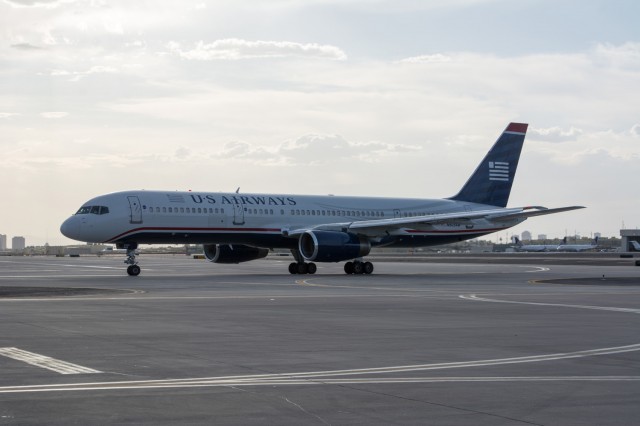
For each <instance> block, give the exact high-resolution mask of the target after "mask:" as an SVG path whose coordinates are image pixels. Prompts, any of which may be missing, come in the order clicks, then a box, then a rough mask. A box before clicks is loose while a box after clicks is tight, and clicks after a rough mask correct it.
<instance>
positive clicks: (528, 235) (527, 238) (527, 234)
mask: <svg viewBox="0 0 640 426" xmlns="http://www.w3.org/2000/svg"><path fill="white" fill-rule="evenodd" d="M522 241H531V232H529V231H524V232H523V233H522Z"/></svg>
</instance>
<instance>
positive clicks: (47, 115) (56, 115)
mask: <svg viewBox="0 0 640 426" xmlns="http://www.w3.org/2000/svg"><path fill="white" fill-rule="evenodd" d="M68 115H69V113H68V112H62V111H52V112H41V113H40V116H41V117H44V118H64V117H66V116H68Z"/></svg>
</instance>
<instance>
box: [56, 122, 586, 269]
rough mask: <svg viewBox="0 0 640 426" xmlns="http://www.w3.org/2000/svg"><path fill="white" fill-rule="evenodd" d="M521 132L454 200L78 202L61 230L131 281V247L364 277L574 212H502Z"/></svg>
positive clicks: (234, 196)
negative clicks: (396, 251)
mask: <svg viewBox="0 0 640 426" xmlns="http://www.w3.org/2000/svg"><path fill="white" fill-rule="evenodd" d="M527 126H528V125H527V124H524V123H510V124H509V125H508V126H507V128H506V129H505V131H504V132H503V133H502V134H501V135H500V137H499V138H498V140H497V141H496V143H495V144H494V145H493V147H492V148H491V149H490V150H489V152H488V153H487V155H486V156H485V157H484V159H483V160H482V161H481V162H480V164H479V165H478V167H477V168H476V170H475V172H474V173H473V174H472V175H471V177H470V178H469V180H468V181H467V182H466V184H465V185H464V186H463V187H462V189H461V190H460V192H458V194H456V195H454V196H453V197H450V198H444V199H418V198H373V197H344V196H339V197H338V196H315V195H282V194H240V193H238V192H236V193H204V192H171V191H125V192H116V193H112V194H106V195H100V196H98V197H96V198H93V199H91V200H89V201H87V202H86V203H85V204H84V205H82V207H80V209H79V210H78V211H77V212H76V213H75V214H74V215H73V216H71V217H69V218H68V219H67V220H65V221H64V223H63V224H62V226H61V227H60V231H61V232H62V233H63V234H64V235H65V236H67V237H69V238H72V239H75V240H79V241H85V242H94V243H112V244H113V243H114V244H116V246H117V247H118V248H122V249H126V255H127V258H126V260H125V264H127V265H128V267H127V273H128V274H129V275H134V276H135V275H138V274H140V266H139V265H138V262H137V256H136V249H137V248H138V245H139V244H174V243H175V244H203V246H204V254H205V256H206V258H207V259H208V260H209V261H211V262H214V263H241V262H247V261H250V260H255V259H260V258H263V257H265V256H266V255H267V253H268V251H269V249H274V248H281V249H289V250H291V252H292V254H293V256H294V258H295V260H296V261H295V262H293V263H291V264H290V265H289V272H290V273H291V274H306V273H309V274H313V273H315V272H316V269H317V267H316V264H315V263H314V262H342V261H347V262H346V263H345V265H344V270H345V272H346V273H347V274H361V273H366V274H370V273H371V272H373V264H372V263H371V262H368V261H365V259H364V257H365V256H367V255H368V254H369V252H370V251H371V248H372V247H422V246H430V245H439V244H446V243H452V242H458V241H463V240H468V239H471V238H476V237H480V236H482V235H486V234H489V233H492V232H496V231H501V230H503V229H507V228H510V227H512V226H514V225H517V224H519V223H521V222H523V221H524V220H526V219H527V218H529V217H532V216H540V215H547V214H552V213H559V212H564V211H568V210H575V209H580V208H583V207H581V206H571V207H560V208H553V209H548V208H545V207H539V206H527V207H511V208H507V207H506V205H507V202H508V200H509V194H510V192H511V185H512V183H513V179H514V177H515V174H516V168H517V166H518V160H519V158H520V152H521V150H522V144H523V143H524V137H525V133H526V131H527Z"/></svg>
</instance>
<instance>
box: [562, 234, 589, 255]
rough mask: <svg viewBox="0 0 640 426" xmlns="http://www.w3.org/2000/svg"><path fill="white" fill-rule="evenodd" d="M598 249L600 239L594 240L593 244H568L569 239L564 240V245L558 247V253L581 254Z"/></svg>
mask: <svg viewBox="0 0 640 426" xmlns="http://www.w3.org/2000/svg"><path fill="white" fill-rule="evenodd" d="M596 248H598V237H595V238H594V239H593V244H567V237H564V238H563V239H562V244H560V245H559V246H558V251H568V252H581V251H588V250H595V249H596Z"/></svg>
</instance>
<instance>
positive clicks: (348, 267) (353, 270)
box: [344, 260, 373, 275]
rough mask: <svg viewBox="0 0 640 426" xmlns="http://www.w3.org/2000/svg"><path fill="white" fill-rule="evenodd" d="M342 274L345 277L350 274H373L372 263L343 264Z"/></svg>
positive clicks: (357, 261)
mask: <svg viewBox="0 0 640 426" xmlns="http://www.w3.org/2000/svg"><path fill="white" fill-rule="evenodd" d="M344 272H345V274H347V275H351V274H367V275H368V274H370V273H372V272H373V263H371V262H360V261H359V260H356V261H355V262H347V263H345V264H344Z"/></svg>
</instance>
